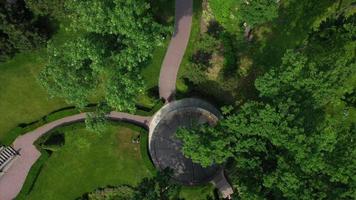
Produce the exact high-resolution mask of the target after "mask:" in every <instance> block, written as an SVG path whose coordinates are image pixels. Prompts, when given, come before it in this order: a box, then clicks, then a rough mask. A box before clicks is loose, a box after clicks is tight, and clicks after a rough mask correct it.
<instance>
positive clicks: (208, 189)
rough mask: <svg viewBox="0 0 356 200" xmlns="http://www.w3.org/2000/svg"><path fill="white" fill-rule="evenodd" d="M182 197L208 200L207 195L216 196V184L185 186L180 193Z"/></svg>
mask: <svg viewBox="0 0 356 200" xmlns="http://www.w3.org/2000/svg"><path fill="white" fill-rule="evenodd" d="M180 196H181V198H183V199H186V200H206V199H207V197H209V196H210V197H214V186H213V185H211V184H209V185H205V186H195V187H183V188H182V191H181V193H180Z"/></svg>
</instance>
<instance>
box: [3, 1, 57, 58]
mask: <svg viewBox="0 0 356 200" xmlns="http://www.w3.org/2000/svg"><path fill="white" fill-rule="evenodd" d="M45 20H46V18H39V17H37V16H35V15H34V14H33V13H32V12H31V10H29V9H28V8H27V7H26V4H25V2H24V1H23V0H16V1H0V62H1V61H5V60H6V59H7V58H9V57H11V56H13V55H14V54H15V53H17V52H22V51H26V50H32V49H35V48H37V47H40V46H42V45H43V44H44V43H45V42H46V40H47V39H48V38H49V36H50V34H51V31H50V30H51V29H50V28H49V27H48V26H46V25H44V24H45V23H40V22H45Z"/></svg>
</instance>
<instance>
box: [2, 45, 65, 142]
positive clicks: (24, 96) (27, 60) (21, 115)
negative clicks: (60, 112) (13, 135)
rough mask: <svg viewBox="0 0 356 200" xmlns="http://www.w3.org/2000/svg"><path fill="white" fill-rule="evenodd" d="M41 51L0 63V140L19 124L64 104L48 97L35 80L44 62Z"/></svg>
mask: <svg viewBox="0 0 356 200" xmlns="http://www.w3.org/2000/svg"><path fill="white" fill-rule="evenodd" d="M42 54H43V52H42V51H36V52H29V53H22V54H18V55H16V56H15V57H14V58H13V59H12V60H10V61H8V62H5V63H0V85H1V86H0V113H1V115H2V117H1V120H0V141H2V139H3V138H4V137H5V135H6V134H7V133H8V132H9V131H10V129H12V128H14V127H16V126H17V125H18V124H20V123H29V122H32V121H35V120H38V119H39V118H40V117H42V116H44V115H46V114H48V113H50V112H52V111H54V110H56V109H58V108H61V107H65V106H67V105H66V104H65V103H64V101H61V100H59V99H51V100H50V99H49V98H48V95H47V93H46V91H45V90H44V89H42V88H41V87H40V85H39V84H38V83H37V81H36V77H37V74H38V73H39V71H40V69H41V68H42V66H43V65H44V61H43V59H41V55H42Z"/></svg>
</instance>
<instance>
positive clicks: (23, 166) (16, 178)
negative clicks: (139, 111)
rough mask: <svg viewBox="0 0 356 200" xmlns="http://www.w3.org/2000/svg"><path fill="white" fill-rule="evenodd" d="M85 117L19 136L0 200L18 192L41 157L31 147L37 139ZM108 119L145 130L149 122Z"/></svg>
mask: <svg viewBox="0 0 356 200" xmlns="http://www.w3.org/2000/svg"><path fill="white" fill-rule="evenodd" d="M85 117H86V114H85V113H81V114H77V115H73V116H69V117H65V118H62V119H59V120H56V121H54V122H51V123H48V124H46V125H44V126H42V127H39V128H37V129H36V130H34V131H32V132H29V133H26V134H24V135H22V136H19V137H18V138H17V139H16V140H15V142H14V143H13V147H14V149H16V150H18V151H19V152H20V156H18V158H17V159H16V160H14V162H13V164H12V165H11V167H10V168H9V169H8V171H7V172H6V173H5V174H4V175H3V176H2V177H1V178H0V200H12V199H14V198H15V197H16V196H17V194H18V193H19V192H20V190H21V188H22V186H23V184H24V182H25V180H26V176H27V174H28V172H29V171H30V169H31V166H32V165H33V164H34V163H35V162H36V161H37V159H38V158H39V157H40V155H41V153H40V152H39V151H38V150H37V149H36V147H35V146H34V145H33V143H34V142H35V141H36V140H37V139H38V138H40V137H41V136H42V135H44V134H46V133H48V132H49V131H50V130H52V129H54V128H56V127H59V126H63V125H66V124H71V123H75V122H80V121H84V120H85ZM108 117H109V118H110V119H111V120H117V121H126V122H131V123H135V124H137V125H141V126H144V127H146V128H148V125H149V121H150V117H144V116H137V115H131V114H127V113H120V112H111V113H110V115H109V116H108Z"/></svg>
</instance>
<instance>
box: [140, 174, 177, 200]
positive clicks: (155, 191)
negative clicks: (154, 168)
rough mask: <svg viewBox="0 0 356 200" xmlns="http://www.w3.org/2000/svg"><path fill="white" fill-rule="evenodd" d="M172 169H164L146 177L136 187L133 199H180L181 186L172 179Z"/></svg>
mask: <svg viewBox="0 0 356 200" xmlns="http://www.w3.org/2000/svg"><path fill="white" fill-rule="evenodd" d="M172 173H173V172H172V170H170V169H168V168H167V169H164V170H163V171H160V172H158V173H157V175H156V176H155V177H153V178H145V179H143V180H142V181H141V183H140V184H139V185H138V186H137V187H136V191H135V194H134V198H133V199H142V200H157V199H159V200H179V199H180V198H179V192H180V190H181V187H180V186H179V185H177V184H176V183H174V182H173V181H172V180H171V175H172Z"/></svg>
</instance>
